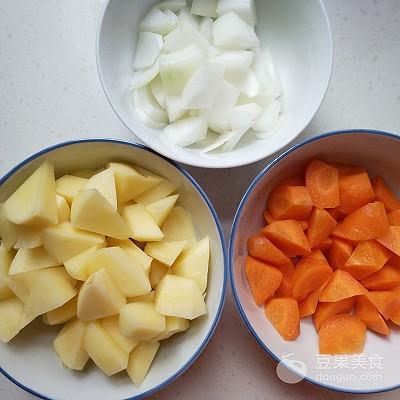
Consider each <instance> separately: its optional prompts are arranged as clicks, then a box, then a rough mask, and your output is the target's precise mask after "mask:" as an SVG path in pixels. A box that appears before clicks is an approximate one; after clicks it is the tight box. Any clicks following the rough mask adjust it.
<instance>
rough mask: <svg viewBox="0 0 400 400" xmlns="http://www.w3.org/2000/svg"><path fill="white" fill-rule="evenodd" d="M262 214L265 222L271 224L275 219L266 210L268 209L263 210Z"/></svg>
mask: <svg viewBox="0 0 400 400" xmlns="http://www.w3.org/2000/svg"><path fill="white" fill-rule="evenodd" d="M263 215H264V219H265V222H266V223H267V224H272V222H275V221H276V219H275V218H274V217H273V216H272V215H271V214H270V213H269V212H268V210H265V211H264V214H263Z"/></svg>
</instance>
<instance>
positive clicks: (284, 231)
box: [262, 219, 311, 257]
mask: <svg viewBox="0 0 400 400" xmlns="http://www.w3.org/2000/svg"><path fill="white" fill-rule="evenodd" d="M262 233H263V235H265V236H266V237H267V238H268V239H269V240H270V241H271V242H272V243H273V244H274V245H275V246H277V247H278V248H279V249H280V250H281V251H282V252H284V253H285V254H286V255H287V256H288V257H294V256H304V255H307V254H309V253H310V251H311V249H310V244H309V243H308V240H307V238H306V235H305V234H304V232H303V229H302V227H301V224H300V222H299V221H296V220H294V219H288V220H284V221H275V222H273V223H272V224H269V225H268V226H266V227H265V228H264V229H263V230H262Z"/></svg>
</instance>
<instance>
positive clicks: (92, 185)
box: [83, 168, 117, 210]
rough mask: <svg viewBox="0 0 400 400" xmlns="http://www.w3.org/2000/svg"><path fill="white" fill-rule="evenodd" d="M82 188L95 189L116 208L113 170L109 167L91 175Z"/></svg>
mask: <svg viewBox="0 0 400 400" xmlns="http://www.w3.org/2000/svg"><path fill="white" fill-rule="evenodd" d="M83 189H97V190H98V191H99V192H100V193H101V194H102V195H103V196H104V197H105V198H106V199H107V201H108V202H109V203H110V204H111V206H112V207H113V208H114V209H115V210H116V209H117V192H116V190H115V180H114V172H113V170H112V169H111V168H108V169H105V170H104V171H102V172H99V173H98V174H96V175H93V176H92V177H91V178H90V179H89V180H88V181H87V182H86V184H85V186H84V187H83Z"/></svg>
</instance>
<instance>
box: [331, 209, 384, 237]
mask: <svg viewBox="0 0 400 400" xmlns="http://www.w3.org/2000/svg"><path fill="white" fill-rule="evenodd" d="M388 230H389V222H388V220H387V216H386V212H385V207H384V205H383V203H382V202H380V201H375V202H373V203H368V204H367V205H365V206H363V207H361V208H359V209H358V210H356V211H354V212H352V213H351V214H350V215H349V216H347V217H346V218H345V219H344V220H343V221H341V222H340V223H339V224H337V225H336V228H334V229H333V231H332V235H334V236H337V237H340V238H342V239H347V240H354V241H359V240H371V239H378V238H380V237H382V236H385V235H386V234H387V233H388Z"/></svg>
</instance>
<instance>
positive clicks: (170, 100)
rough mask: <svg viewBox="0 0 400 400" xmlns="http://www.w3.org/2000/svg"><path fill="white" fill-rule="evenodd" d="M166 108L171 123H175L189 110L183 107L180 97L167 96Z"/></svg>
mask: <svg viewBox="0 0 400 400" xmlns="http://www.w3.org/2000/svg"><path fill="white" fill-rule="evenodd" d="M165 106H166V109H167V114H168V119H169V122H175V121H176V120H178V119H179V118H181V117H183V116H184V115H185V113H186V112H187V109H186V108H184V107H182V98H181V97H180V96H167V97H166V98H165Z"/></svg>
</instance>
